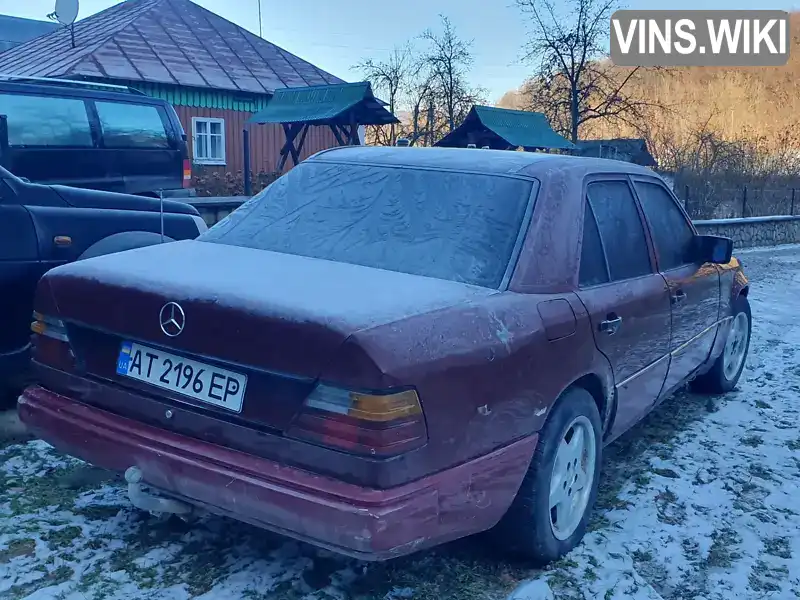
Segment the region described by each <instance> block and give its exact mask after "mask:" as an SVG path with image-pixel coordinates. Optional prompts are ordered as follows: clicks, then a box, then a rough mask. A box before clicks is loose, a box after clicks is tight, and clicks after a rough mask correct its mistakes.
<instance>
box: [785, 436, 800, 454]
mask: <svg viewBox="0 0 800 600" xmlns="http://www.w3.org/2000/svg"><path fill="white" fill-rule="evenodd" d="M786 445H787V446H788V447H789V450H792V451H793V452H800V437H799V438H797V439H796V440H789V441H788V442H786Z"/></svg>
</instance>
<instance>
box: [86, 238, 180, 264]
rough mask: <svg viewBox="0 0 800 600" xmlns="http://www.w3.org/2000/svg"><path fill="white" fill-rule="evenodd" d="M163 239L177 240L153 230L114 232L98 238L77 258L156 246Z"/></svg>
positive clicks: (164, 240) (165, 240)
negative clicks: (162, 235)
mask: <svg viewBox="0 0 800 600" xmlns="http://www.w3.org/2000/svg"><path fill="white" fill-rule="evenodd" d="M162 241H163V242H174V241H175V240H174V239H172V238H171V237H169V236H164V237H163V239H162V237H161V234H160V233H154V232H152V231H123V232H120V233H114V234H112V235H109V236H107V237H104V238H102V239H100V240H97V241H96V242H95V243H94V244H92V245H91V246H89V247H88V248H87V249H86V250H84V251H83V253H82V254H81V255H80V256H79V257H78V259H77V260H86V259H87V258H94V257H96V256H104V255H106V254H114V253H116V252H124V251H125V250H133V249H134V248H144V247H145V246H155V245H156V244H160V243H162Z"/></svg>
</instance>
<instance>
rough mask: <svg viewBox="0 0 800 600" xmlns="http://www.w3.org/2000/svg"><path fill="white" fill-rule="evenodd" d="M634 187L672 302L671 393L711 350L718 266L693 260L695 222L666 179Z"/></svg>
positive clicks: (668, 388)
mask: <svg viewBox="0 0 800 600" xmlns="http://www.w3.org/2000/svg"><path fill="white" fill-rule="evenodd" d="M634 189H635V190H636V194H637V195H638V197H639V202H640V204H641V206H642V210H643V212H644V214H645V217H646V220H647V222H648V225H649V228H650V236H651V238H652V240H653V246H654V249H655V254H656V260H657V263H658V267H659V270H660V271H661V274H662V275H663V277H664V279H665V281H666V282H667V285H668V286H669V293H670V298H671V302H672V339H671V340H670V353H671V355H672V359H671V361H670V368H669V375H668V376H667V381H666V383H665V385H664V391H665V392H669V391H671V390H672V389H674V388H675V386H677V385H679V384H680V383H681V382H682V381H683V380H685V379H686V378H687V377H689V376H690V375H691V374H692V372H693V371H694V370H696V369H697V368H698V367H699V366H700V365H702V364H703V363H704V362H705V361H706V360H707V359H708V357H709V354H710V353H711V348H712V346H713V345H714V338H715V336H716V333H717V327H718V322H719V318H720V315H719V306H720V279H719V271H718V269H717V267H716V265H713V264H710V263H707V264H698V263H696V262H694V261H693V260H692V257H691V254H692V253H691V250H692V247H693V241H694V236H695V235H696V233H695V230H694V227H693V226H692V225H691V222H690V221H689V219H688V217H687V216H686V214H685V213H684V211H683V210H682V209H681V208H680V205H679V204H678V202H677V201H676V200H675V198H674V196H673V195H672V194H671V193H670V192H669V191H668V190H667V188H666V187H665V186H664V184H663V183H661V182H660V181H658V180H656V179H649V178H646V179H645V178H635V179H634Z"/></svg>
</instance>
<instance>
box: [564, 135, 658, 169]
mask: <svg viewBox="0 0 800 600" xmlns="http://www.w3.org/2000/svg"><path fill="white" fill-rule="evenodd" d="M576 154H578V156H593V157H596V158H613V159H614V160H624V161H626V162H631V163H634V164H637V165H642V166H643V167H655V166H656V164H657V163H656V159H655V158H653V155H652V154H650V150H649V149H648V148H647V140H644V139H642V138H614V139H608V140H582V141H580V142H578V148H577V151H576Z"/></svg>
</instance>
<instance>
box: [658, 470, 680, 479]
mask: <svg viewBox="0 0 800 600" xmlns="http://www.w3.org/2000/svg"><path fill="white" fill-rule="evenodd" d="M653 473H654V474H655V475H658V476H660V477H667V478H669V479H680V477H681V476H680V475H679V474H678V473H676V472H675V471H673V470H672V469H658V468H656V469H653Z"/></svg>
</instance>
